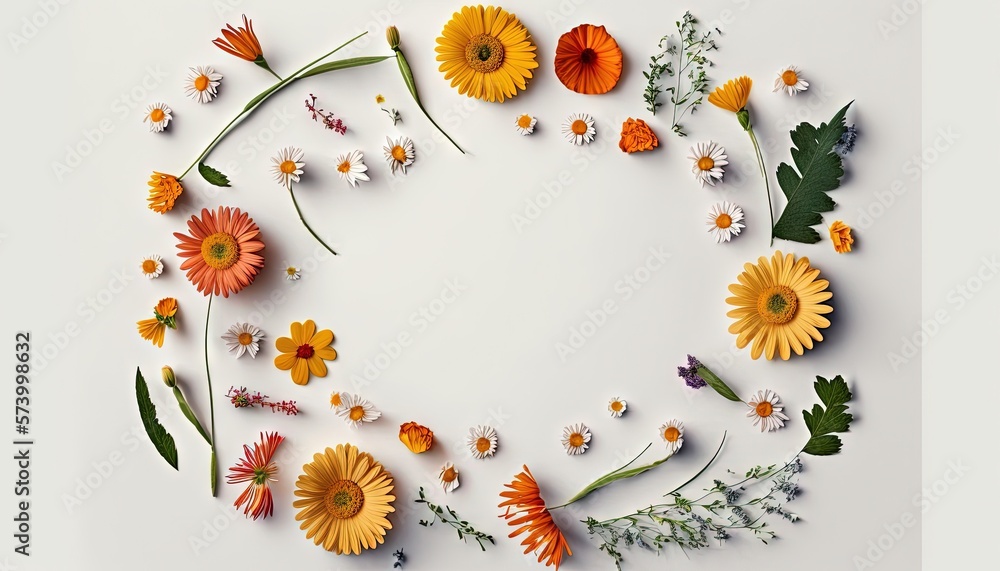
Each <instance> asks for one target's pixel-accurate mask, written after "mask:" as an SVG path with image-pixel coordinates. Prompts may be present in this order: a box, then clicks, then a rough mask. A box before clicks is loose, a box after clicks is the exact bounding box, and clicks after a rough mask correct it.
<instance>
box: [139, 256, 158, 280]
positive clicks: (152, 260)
mask: <svg viewBox="0 0 1000 571" xmlns="http://www.w3.org/2000/svg"><path fill="white" fill-rule="evenodd" d="M140 267H141V268H142V275H144V276H146V277H147V278H149V279H155V278H158V277H160V274H162V273H163V258H161V257H159V256H157V255H155V254H154V255H152V256H146V257H145V258H143V259H142V265H141V266H140Z"/></svg>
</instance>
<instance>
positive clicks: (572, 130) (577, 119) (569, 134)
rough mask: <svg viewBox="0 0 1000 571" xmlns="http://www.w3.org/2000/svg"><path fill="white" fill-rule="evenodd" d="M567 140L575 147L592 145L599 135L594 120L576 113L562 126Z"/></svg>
mask: <svg viewBox="0 0 1000 571" xmlns="http://www.w3.org/2000/svg"><path fill="white" fill-rule="evenodd" d="M562 132H563V135H566V140H567V141H569V142H570V143H573V144H574V145H583V144H590V143H591V142H592V141H593V140H594V136H595V135H597V129H595V128H594V118H593V117H591V116H590V115H587V114H586V113H574V114H572V115H570V116H569V117H567V118H566V120H565V121H564V122H563V125H562Z"/></svg>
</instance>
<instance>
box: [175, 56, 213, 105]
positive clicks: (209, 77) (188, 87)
mask: <svg viewBox="0 0 1000 571" xmlns="http://www.w3.org/2000/svg"><path fill="white" fill-rule="evenodd" d="M190 69H191V73H189V74H188V76H187V78H186V79H185V80H184V93H186V94H187V96H188V97H190V98H191V99H194V100H195V101H197V102H198V103H208V102H209V101H211V100H213V99H215V96H216V95H218V94H219V91H218V87H219V82H220V81H222V74H221V73H219V72H217V71H215V70H214V69H213V68H212V66H210V65H205V66H202V65H199V66H198V67H192V68H190Z"/></svg>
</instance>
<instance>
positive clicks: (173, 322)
mask: <svg viewBox="0 0 1000 571" xmlns="http://www.w3.org/2000/svg"><path fill="white" fill-rule="evenodd" d="M153 316H154V317H152V318H150V319H143V320H141V321H137V322H136V326H137V327H138V328H139V335H142V338H143V339H148V340H149V341H152V342H153V345H156V346H157V347H163V337H164V335H165V334H166V332H167V327H169V328H171V329H177V317H176V316H177V300H176V299H174V298H172V297H165V298H163V299H161V300H160V301H159V303H157V304H156V307H154V308H153Z"/></svg>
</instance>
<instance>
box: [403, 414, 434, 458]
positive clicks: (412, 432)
mask: <svg viewBox="0 0 1000 571" xmlns="http://www.w3.org/2000/svg"><path fill="white" fill-rule="evenodd" d="M399 441H400V442H402V443H403V444H405V445H406V447H407V448H409V449H410V452H413V453H414V454H420V453H421V452H427V451H428V450H430V449H431V446H433V445H434V432H433V431H431V430H430V429H429V428H427V427H426V426H423V425H420V424H417V423H416V422H412V421H411V422H407V423H406V424H403V425H401V426H400V427H399Z"/></svg>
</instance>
